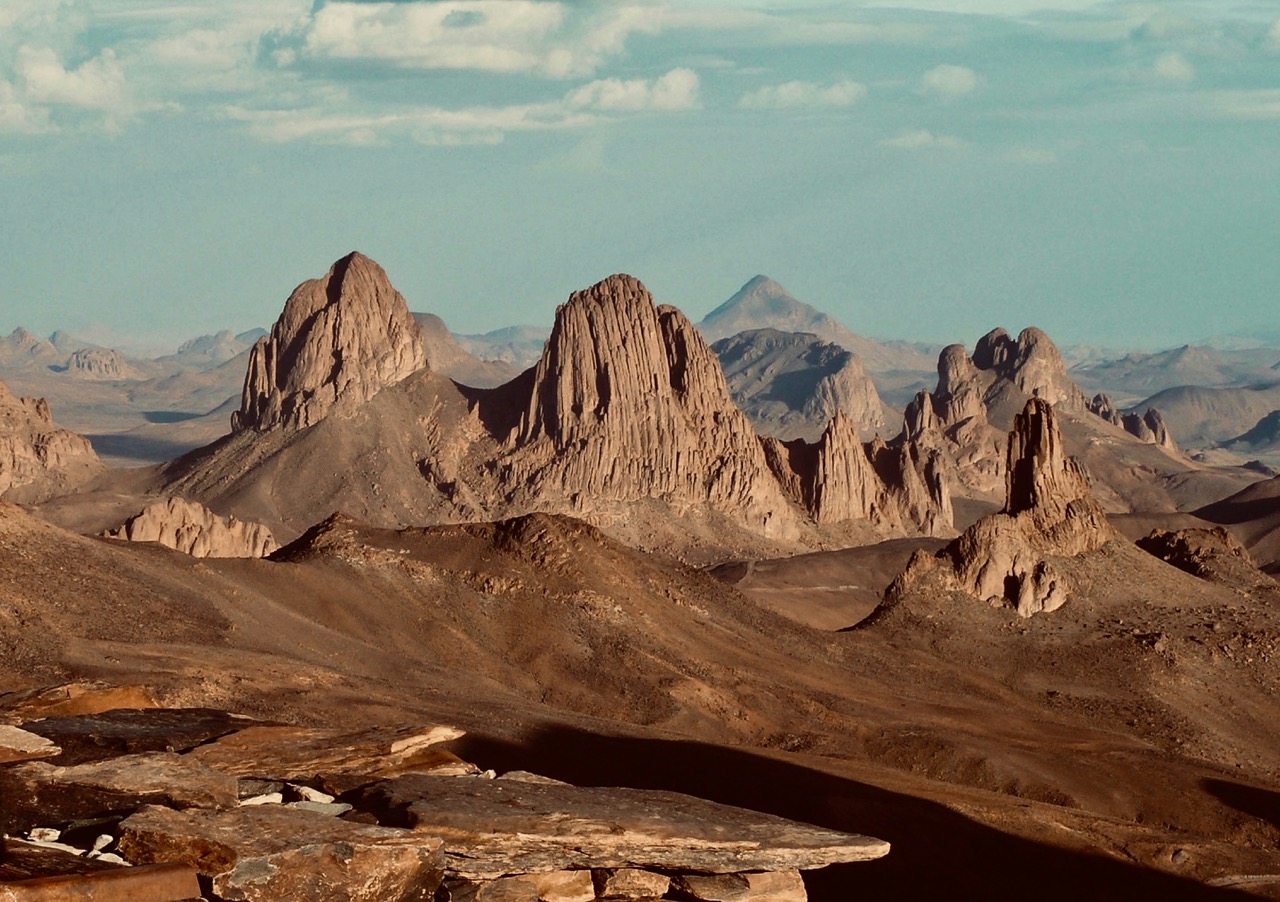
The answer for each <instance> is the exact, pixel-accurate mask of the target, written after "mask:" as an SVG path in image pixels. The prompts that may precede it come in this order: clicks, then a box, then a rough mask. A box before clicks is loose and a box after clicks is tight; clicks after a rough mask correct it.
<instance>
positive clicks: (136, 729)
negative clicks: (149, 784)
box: [22, 708, 259, 765]
mask: <svg viewBox="0 0 1280 902" xmlns="http://www.w3.org/2000/svg"><path fill="white" fill-rule="evenodd" d="M258 723H259V721H256V720H254V719H252V718H249V717H242V716H240V715H238V714H229V713H227V712H226V711H218V710H216V709H214V708H120V709H117V710H114V711H103V712H101V713H98V714H82V715H76V716H73V717H49V718H45V719H44V720H36V721H29V722H27V723H24V724H23V725H22V728H23V729H24V730H27V731H29V732H32V733H35V734H37V735H40V736H43V737H45V738H46V739H49V740H51V741H52V742H54V743H56V744H57V745H59V746H61V747H62V754H61V755H59V756H58V757H57V758H55V759H54V762H53V763H55V764H61V765H70V764H83V763H85V762H86V761H101V760H103V759H106V758H115V757H117V756H119V755H133V754H137V753H139V752H166V751H168V752H181V751H185V750H187V749H190V748H194V747H196V746H198V745H201V744H202V743H205V742H208V741H209V740H211V739H217V738H218V737H219V736H226V735H227V734H228V733H234V732H235V731H237V730H242V729H244V728H245V727H247V726H253V725H255V724H258Z"/></svg>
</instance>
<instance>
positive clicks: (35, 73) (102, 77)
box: [17, 47, 125, 110]
mask: <svg viewBox="0 0 1280 902" xmlns="http://www.w3.org/2000/svg"><path fill="white" fill-rule="evenodd" d="M17 71H18V76H19V77H20V78H21V80H22V82H23V85H24V88H25V92H26V96H27V98H28V99H29V100H31V101H34V102H36V103H52V104H66V105H68V106H75V107H84V108H89V109H104V110H105V109H113V108H118V107H120V106H122V105H123V103H124V101H125V91H124V70H123V69H121V68H120V63H119V62H118V61H117V60H116V55H115V52H114V51H112V50H110V49H107V50H103V51H102V53H101V54H100V55H98V56H97V57H95V58H93V59H91V60H88V61H86V62H84V63H81V64H80V65H79V66H78V67H77V68H75V69H67V68H66V67H65V66H64V65H63V64H62V60H60V59H59V58H58V54H57V53H56V52H54V51H53V50H51V49H49V48H47V47H45V48H34V47H23V48H22V49H20V50H19V51H18V62H17Z"/></svg>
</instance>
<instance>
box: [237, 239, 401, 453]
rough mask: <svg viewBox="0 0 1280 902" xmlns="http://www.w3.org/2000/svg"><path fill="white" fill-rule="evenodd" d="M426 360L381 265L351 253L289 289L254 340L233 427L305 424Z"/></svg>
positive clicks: (358, 400)
mask: <svg viewBox="0 0 1280 902" xmlns="http://www.w3.org/2000/svg"><path fill="white" fill-rule="evenodd" d="M424 366H426V352H425V350H424V347H423V341H422V331H421V330H420V329H419V328H418V324H417V322H415V321H414V319H413V316H412V314H410V313H409V308H408V306H407V305H406V304H405V301H404V298H403V297H402V296H401V294H400V292H398V291H396V290H395V289H394V288H393V287H392V286H391V282H390V280H388V278H387V274H386V273H385V272H383V270H382V267H380V266H378V264H376V263H374V262H373V261H372V260H370V259H369V258H368V257H365V256H364V255H363V254H358V253H353V254H349V255H347V256H346V257H343V258H342V259H341V260H339V261H338V262H337V263H335V264H334V265H333V266H332V268H330V270H329V272H328V274H327V275H326V276H325V277H324V278H321V279H312V280H310V281H307V282H303V283H302V284H301V285H299V286H298V287H297V288H296V289H294V292H293V294H291V295H290V296H289V300H288V302H287V303H286V304H285V307H284V312H283V313H281V314H280V318H279V319H278V320H276V323H275V325H274V326H273V327H272V329H271V335H270V337H268V338H261V339H259V340H258V342H257V344H255V345H254V346H253V350H252V351H251V352H250V357H249V370H248V372H247V373H246V374H245V382H244V392H243V395H242V398H241V402H240V410H239V411H237V412H236V413H234V414H232V416H231V428H232V429H233V430H235V431H237V432H239V431H242V430H245V429H255V430H257V431H259V432H265V431H267V430H270V429H274V428H277V427H281V428H286V429H303V428H306V427H307V426H310V425H312V424H314V423H316V422H318V421H319V420H321V419H322V418H323V417H325V416H326V415H327V414H328V413H329V411H330V410H331V409H333V408H335V407H338V406H346V405H351V406H354V405H358V404H359V403H361V402H364V401H367V400H369V399H370V398H372V397H373V396H374V395H375V394H377V393H378V392H379V391H381V390H382V389H383V388H385V387H386V386H388V385H393V384H395V383H396V382H399V381H400V380H402V379H404V378H405V377H407V376H409V375H411V374H413V373H415V372H417V371H418V370H420V369H422V368H423V367H424Z"/></svg>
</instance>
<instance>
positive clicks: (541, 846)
mask: <svg viewBox="0 0 1280 902" xmlns="http://www.w3.org/2000/svg"><path fill="white" fill-rule="evenodd" d="M344 800H345V801H349V802H351V803H353V804H354V805H355V806H356V808H357V809H361V810H366V811H370V812H372V813H374V814H376V815H377V816H378V818H379V821H380V822H381V823H383V824H389V825H392V826H398V827H409V828H412V829H414V830H417V831H420V832H423V833H428V834H431V835H433V836H439V837H442V838H443V839H444V841H445V853H446V863H447V867H448V868H449V870H450V871H451V872H453V873H457V874H458V875H460V876H462V877H467V878H470V879H492V878H495V877H500V876H503V875H505V874H520V873H539V872H546V871H555V870H564V869H568V868H590V867H594V868H644V869H656V870H669V871H699V872H706V873H738V872H742V871H788V870H809V869H813V868H821V867H826V866H827V865H829V864H836V863H839V862H851V861H867V860H869V859H873V858H879V857H881V856H882V855H885V854H886V853H888V851H889V844H888V843H887V842H884V841H883V840H879V839H873V838H871V837H867V836H858V835H856V834H849V833H838V832H835V831H832V830H824V829H822V828H820V827H815V826H812V825H809V824H801V823H798V822H796V821H790V820H786V819H785V818H780V817H774V816H772V815H768V814H760V813H758V812H755V811H747V810H746V809H743V808H732V807H730V806H728V805H719V804H716V803H714V802H708V801H705V800H703V799H697V798H694V797H692V796H686V795H680V794H678V793H673V792H654V791H648V790H640V789H600V788H583V787H576V786H564V785H560V786H557V785H550V784H538V783H520V782H514V781H508V780H484V779H477V778H467V777H432V776H425V775H419V774H409V775H406V776H401V777H394V778H392V779H389V780H383V781H380V782H378V783H375V784H372V785H370V786H368V787H365V788H364V789H362V790H358V791H356V792H354V793H351V794H348V795H347V796H346V797H345V798H344Z"/></svg>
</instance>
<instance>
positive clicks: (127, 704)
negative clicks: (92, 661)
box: [0, 683, 159, 724]
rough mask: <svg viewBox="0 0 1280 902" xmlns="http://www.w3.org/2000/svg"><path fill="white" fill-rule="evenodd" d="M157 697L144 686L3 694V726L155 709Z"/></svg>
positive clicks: (91, 685)
mask: <svg viewBox="0 0 1280 902" xmlns="http://www.w3.org/2000/svg"><path fill="white" fill-rule="evenodd" d="M156 707H159V704H158V703H157V702H156V700H155V696H153V695H152V694H151V692H150V691H149V690H147V689H146V688H144V687H142V686H109V685H107V684H106V683H63V684H62V685H60V686H42V687H40V688H39V689H27V690H24V691H21V692H6V693H4V694H0V723H11V724H19V723H23V722H24V721H28V720H39V719H40V718H43V717H68V716H72V715H77V714H100V713H101V712H103V711H114V710H116V709H117V708H156Z"/></svg>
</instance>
